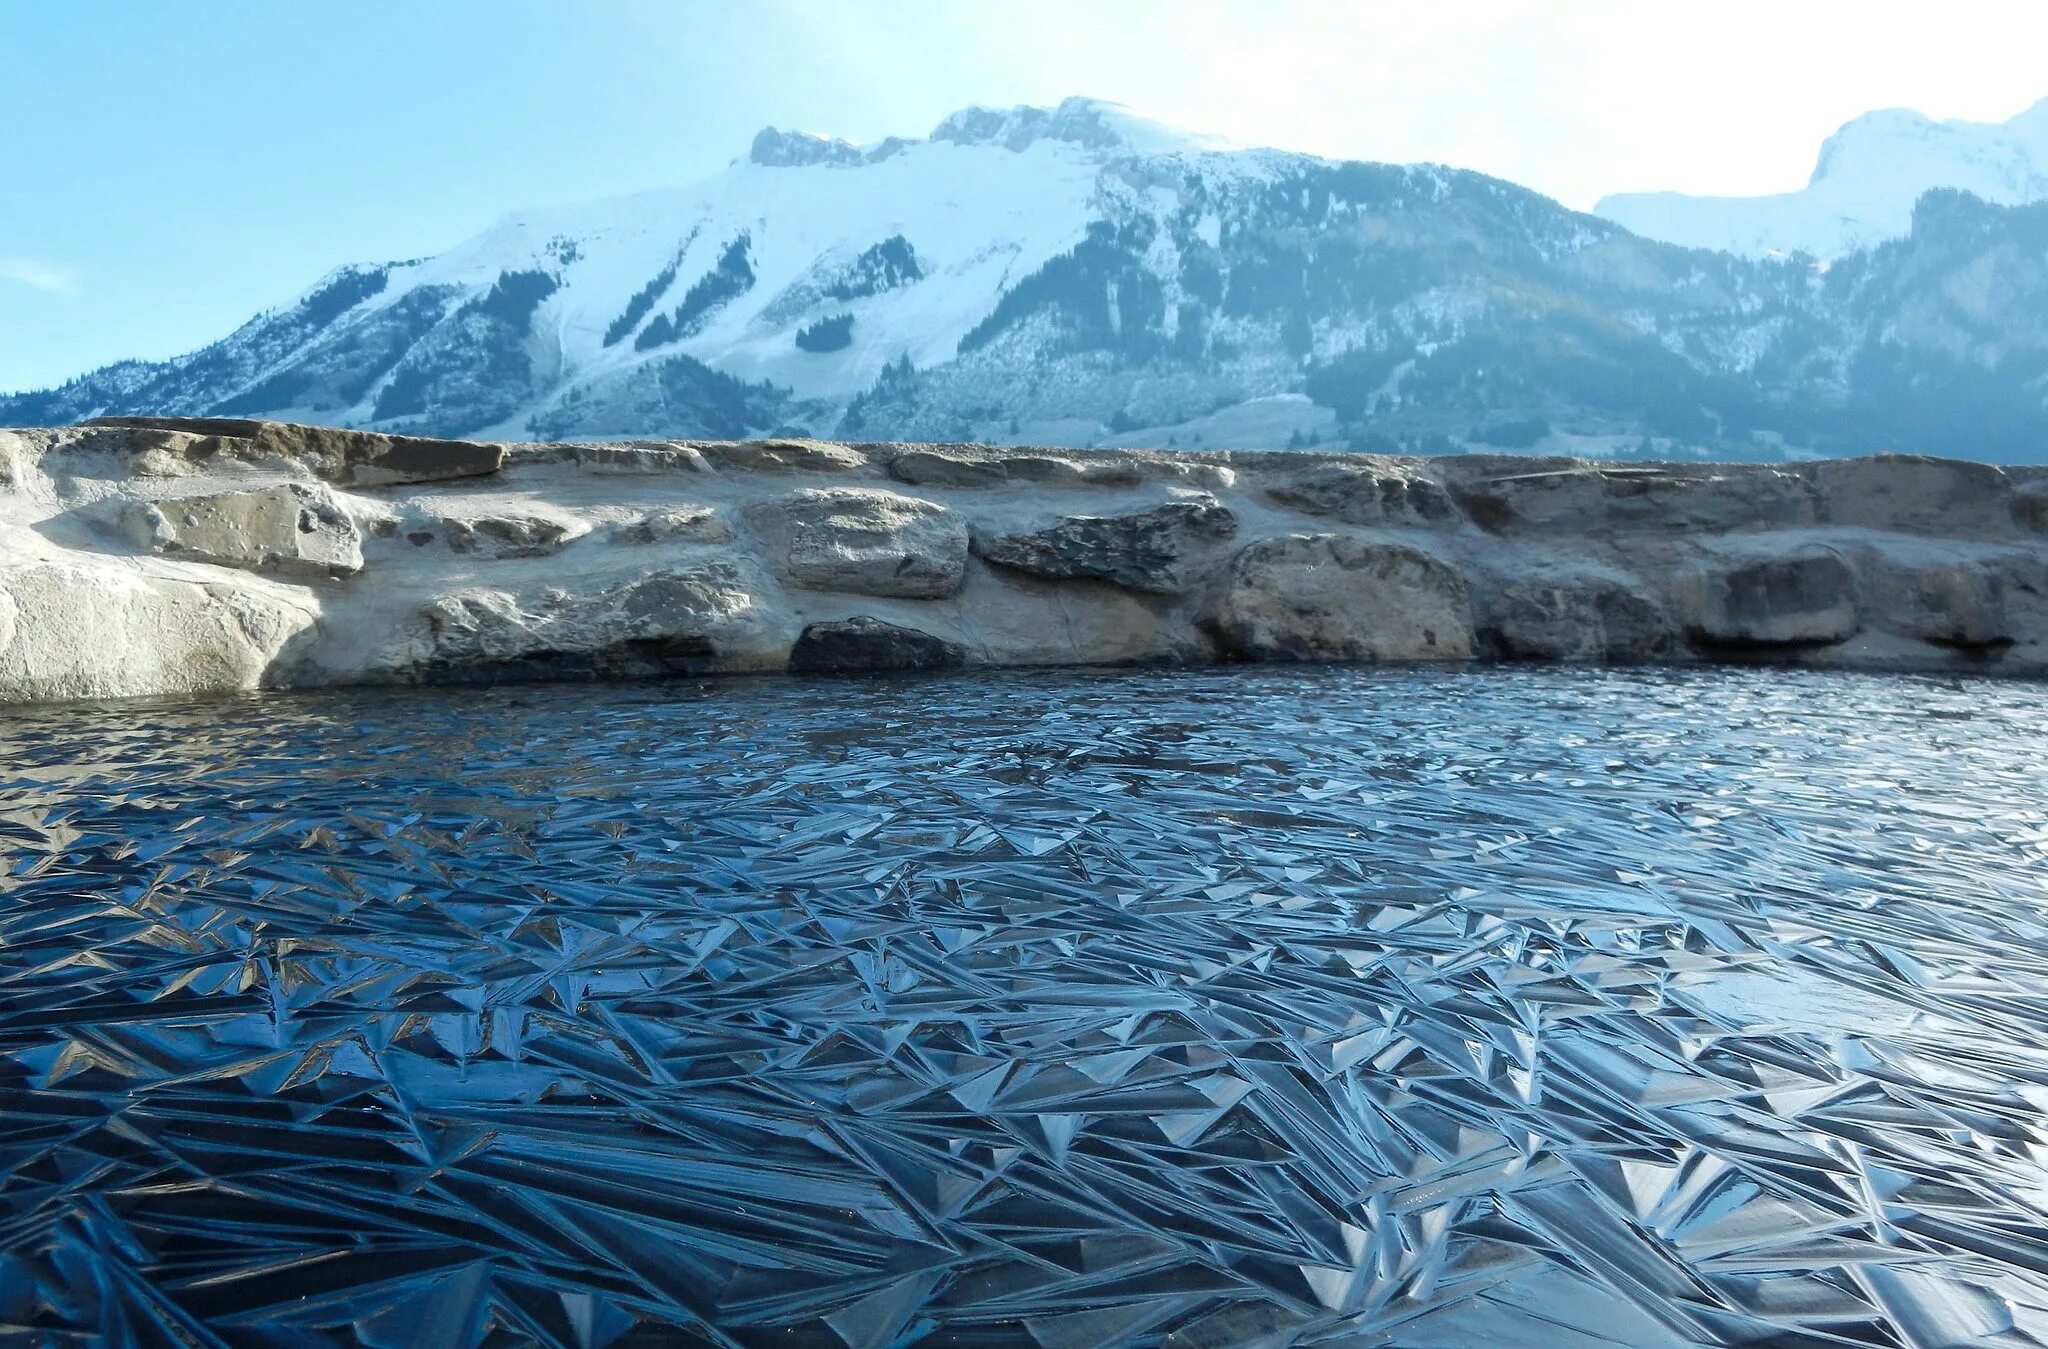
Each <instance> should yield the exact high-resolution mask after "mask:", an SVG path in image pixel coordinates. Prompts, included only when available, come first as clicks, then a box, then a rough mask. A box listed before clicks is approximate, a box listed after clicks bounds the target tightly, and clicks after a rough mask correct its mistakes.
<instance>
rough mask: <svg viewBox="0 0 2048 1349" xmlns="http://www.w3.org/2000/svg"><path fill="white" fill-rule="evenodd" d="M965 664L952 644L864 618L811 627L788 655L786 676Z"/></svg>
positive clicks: (964, 656)
mask: <svg viewBox="0 0 2048 1349" xmlns="http://www.w3.org/2000/svg"><path fill="white" fill-rule="evenodd" d="M966 663H967V652H966V651H965V649H963V648H962V647H960V646H959V645H957V644H955V643H953V642H948V641H946V640H945V639H943V638H940V637H934V636H932V635H931V634H930V633H928V632H919V631H918V630H917V629H915V628H905V627H898V626H897V625H896V624H894V623H884V622H883V621H882V620H880V619H879V618H868V617H860V618H849V619H846V620H844V621H843V622H836V623H813V624H811V625H810V626H809V627H807V628H805V629H804V630H803V632H802V633H801V634H800V635H799V636H798V637H797V639H796V645H794V646H793V647H791V648H790V652H789V670H790V673H791V674H829V673H864V674H894V673H902V672H908V671H914V670H952V669H958V668H959V667H960V666H962V665H965V664H966Z"/></svg>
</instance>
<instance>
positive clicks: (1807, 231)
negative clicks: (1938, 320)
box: [1594, 99, 2048, 259]
mask: <svg viewBox="0 0 2048 1349" xmlns="http://www.w3.org/2000/svg"><path fill="white" fill-rule="evenodd" d="M1935 188H1955V189H1958V190H1960V191H1964V192H1968V193H1970V194H1971V195H1973V196H1976V197H1980V198H1982V199H1983V200H1985V201H1988V202H1994V203H1996V204H1998V205H2001V206H2013V205H2018V204H2020V203H2023V202H2035V201H2044V200H2048V99H2044V100H2043V101H2041V102H2039V103H2036V104H2035V105H2034V106H2033V107H2031V108H2029V109H2027V110H2026V111H2025V112H2023V113H2021V114H2019V115H2018V116H2017V117H2015V118H2013V119H2012V120H2011V121H2009V122H1997V123H1990V122H1937V121H1934V120H1933V119H1931V118H1928V117H1924V116H1922V115H1921V114H1919V113H1917V112H1913V111H1911V110H1909V109H1906V108H1892V109H1888V110H1885V111H1882V112H1873V113H1866V114H1865V115H1864V116H1862V117H1858V118H1857V119H1856V120H1855V121H1853V122H1850V123H1849V124H1848V125H1846V126H1844V127H1843V128H1842V129H1841V130H1840V131H1837V132H1836V133H1835V134H1834V135H1832V136H1830V137H1829V138H1828V140H1827V143H1826V144H1824V145H1822V146H1821V151H1820V161H1819V163H1818V164H1816V165H1815V166H1814V170H1813V177H1812V179H1811V180H1810V181H1809V182H1808V183H1807V185H1806V186H1805V187H1804V188H1801V189H1800V190H1799V191H1797V192H1785V193H1780V194H1778V195H1776V196H1766V197H1692V196H1687V195H1685V194H1684V193H1682V192H1629V193H1622V194H1619V195H1616V196H1610V197H1606V198H1603V199H1602V200H1601V201H1600V203H1599V205H1598V206H1596V207H1594V212H1595V214H1597V215H1600V216H1602V217H1604V218H1605V219H1608V220H1612V221H1614V222H1615V223H1617V224H1619V225H1623V226H1626V227H1627V228H1628V229H1631V230H1633V231H1635V232H1636V233H1637V234H1640V235H1643V236H1645V237H1647V238H1651V239H1662V240H1664V241H1665V242H1667V243H1674V244H1682V245H1684V246H1685V247H1687V248H1714V249H1721V250H1724V251H1726V252H1731V253H1744V254H1749V255H1751V256H1764V255H1768V254H1777V255H1781V256H1782V255H1787V254H1792V253H1806V254H1809V255H1811V256H1812V257H1815V258H1820V259H1832V258H1838V257H1841V256H1842V255H1843V254H1846V253H1853V252H1855V251H1856V250H1858V249H1862V248H1869V247H1871V246H1873V245H1875V244H1880V243H1883V242H1884V241H1886V240H1888V239H1897V238H1900V237H1902V236H1903V235H1905V234H1906V232H1907V231H1908V230H1910V229H1911V228H1912V225H1913V204H1914V203H1915V202H1917V201H1919V200H1920V198H1921V197H1922V196H1924V195H1926V194H1927V193H1928V192H1929V191H1931V190H1933V189H1935Z"/></svg>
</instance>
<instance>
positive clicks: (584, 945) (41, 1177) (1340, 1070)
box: [0, 671, 2048, 1349]
mask: <svg viewBox="0 0 2048 1349" xmlns="http://www.w3.org/2000/svg"><path fill="white" fill-rule="evenodd" d="M2040 708H2041V703H2040V691H2039V690H2038V689H2033V688H2026V687H2022V686H2003V685H1995V684H1988V683H1984V684H1980V683H1960V682H1953V681H1946V682H1945V681H1941V680H1931V679H1904V678H1871V677H1853V676H1840V675H1836V676H1825V675H1811V674H1771V673H1702V674H1687V675H1652V674H1628V673H1609V674H1598V673H1587V674H1570V675H1554V674H1542V673H1528V674H1523V673H1518V672H1512V671H1496V672H1490V673H1481V674H1413V673H1405V674H1404V673H1377V674H1376V673H1371V672H1355V671H1354V672H1307V673H1287V672H1278V673H1263V672H1256V671H1251V672H1243V671H1241V672H1216V673H1176V674H1124V675H1066V674H1063V675H1046V676H1035V675H1020V674H1012V675H1005V676H998V677H986V678H984V677H953V678H941V679H935V680H909V681H900V680H898V681H890V680H883V681H870V682H860V681H853V682H831V683H799V682H794V681H763V682H756V683H749V682H728V683H721V684H716V685H706V686H697V685H692V684H671V685H658V686H641V687H632V688H611V689H590V688H528V689H524V690H520V691H516V692H513V691H498V692H476V691H465V692H455V693H447V694H442V693H432V694H423V693H417V692H408V693H397V694H392V693H383V694H325V695H319V696H309V697H273V698H257V699H245V700H229V701H220V702H208V703H199V704H185V705H154V706H127V707H119V708H112V707H110V708H103V709H80V708H65V709H52V710H45V711H35V712H21V711H14V712H10V714H9V717H8V720H7V721H6V723H5V725H4V727H0V784H4V787H0V1177H4V1179H0V1336H4V1337H9V1338H20V1339H23V1340H25V1341H28V1342H47V1343H53V1344H54V1343H64V1342H68V1341H69V1340H70V1339H71V1337H73V1336H77V1337H80V1338H85V1337H93V1336H99V1337H104V1338H105V1339H106V1340H107V1341H109V1342H113V1343H146V1344H169V1343H179V1344H197V1345H206V1344H234V1345H241V1344H322V1343H363V1344H372V1345H413V1344H418V1345H467V1344H505V1345H511V1344H530V1343H539V1344H549V1345H577V1346H585V1345H629V1344H707V1345H756V1344H761V1345H766V1344H774V1345H852V1346H883V1345H903V1344H913V1343H918V1344H928V1345H1028V1346H1036V1347H1038V1349H1078V1346H1088V1345H1117V1344H1161V1345H1172V1346H1190V1347H1192V1346H1224V1345H1273V1346H1278V1345H1297V1344H1299V1345H1312V1344H1342V1345H1347V1346H1349V1345H1373V1344H1387V1345H1407V1346H1425V1345H1446V1346H1448V1345H1474V1344H1489V1343H1498V1344H1540V1345H1542V1346H1544V1347H1545V1349H1570V1347H1572V1346H1595V1345H1628V1346H1657V1345H1691V1344H1724V1343H1725V1344H1735V1343H1767V1344H1771V1345H1781V1346H1782V1345H1808V1344H1811V1345H1827V1344H1832V1345H1866V1346H1868V1345H1891V1346H1914V1347H1915V1349H1920V1347H1924V1346H1936V1345H1960V1344H1986V1345H2014V1346H2017V1345H2033V1344H2040V1343H2042V1342H2043V1341H2044V1339H2048V1221H2044V1212H2043V1210H2044V1205H2048V1137H2044V1135H2048V1126H2044V1123H2043V1115H2042V1111H2043V1107H2044V1106H2048V931H2044V927H2048V921H2044V915H2048V907H2044V901H2048V820H2044V811H2043V807H2044V804H2048V795H2044V793H2043V791H2042V787H2041V779H2040V765H2041V764H2042V763H2043V762H2044V761H2048V719H2044V718H2043V717H2042V716H2041V712H2040Z"/></svg>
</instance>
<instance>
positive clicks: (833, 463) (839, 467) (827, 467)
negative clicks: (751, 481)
mask: <svg viewBox="0 0 2048 1349" xmlns="http://www.w3.org/2000/svg"><path fill="white" fill-rule="evenodd" d="M708 450H709V457H710V458H711V459H712V460H714V461H715V462H716V463H717V465H718V467H720V468H726V469H733V470H736V471H738V472H741V473H844V472H849V471H851V470H853V469H858V468H864V467H866V465H867V459H866V457H865V456H864V455H862V454H861V453H860V451H858V450H855V449H852V448H851V447H849V446H846V445H833V444H830V443H828V442H826V441H822V440H741V441H734V442H732V443H730V444H721V445H712V446H709V447H708Z"/></svg>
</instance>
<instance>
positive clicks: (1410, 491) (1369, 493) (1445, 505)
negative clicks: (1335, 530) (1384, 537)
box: [1266, 461, 1458, 525]
mask: <svg viewBox="0 0 2048 1349" xmlns="http://www.w3.org/2000/svg"><path fill="white" fill-rule="evenodd" d="M1266 496H1267V497H1268V498H1270V499H1271V500H1273V501H1276V502H1278V503H1279V504H1280V505H1282V506H1287V507H1291V508H1292V509H1294V510H1298V511H1301V512H1302V513H1303V514H1306V515H1322V516H1328V517H1329V518H1330V519H1333V520H1342V521H1345V522H1346V523H1347V524H1354V525H1449V524H1455V523H1456V522H1457V520H1458V508H1457V507H1456V506H1455V505H1454V504H1453V503H1452V501H1451V497H1450V493H1448V492H1446V491H1445V490H1444V489H1443V488H1442V487H1440V486H1438V485H1437V484H1436V483H1433V482H1431V481H1430V480H1429V479H1427V478H1424V477H1420V476H1417V475H1415V474H1412V473H1399V472H1394V471H1392V470H1390V469H1388V468H1385V467H1375V466H1374V465H1373V464H1372V463H1371V462H1370V461H1368V462H1366V463H1363V464H1356V465H1354V464H1329V463H1325V464H1316V465H1312V466H1311V467H1309V468H1306V469H1304V470H1302V471H1301V472H1300V473H1298V474H1295V475H1293V476H1292V477H1290V478H1288V479H1286V480H1284V481H1281V482H1276V483H1274V484H1272V485H1271V486H1269V487H1267V488H1266Z"/></svg>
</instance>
